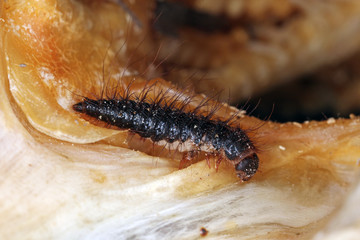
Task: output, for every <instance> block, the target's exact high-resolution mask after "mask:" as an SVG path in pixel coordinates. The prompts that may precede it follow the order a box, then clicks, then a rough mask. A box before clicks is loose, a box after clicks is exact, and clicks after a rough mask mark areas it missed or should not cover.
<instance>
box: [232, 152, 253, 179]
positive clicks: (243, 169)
mask: <svg viewBox="0 0 360 240" xmlns="http://www.w3.org/2000/svg"><path fill="white" fill-rule="evenodd" d="M258 167H259V158H258V156H257V155H256V154H255V153H254V154H252V155H249V156H247V157H246V158H244V159H243V160H241V161H240V162H239V163H237V164H236V165H235V171H236V174H237V176H238V177H239V178H241V180H242V181H247V180H249V179H250V178H251V177H252V176H254V174H255V173H256V171H257V169H258Z"/></svg>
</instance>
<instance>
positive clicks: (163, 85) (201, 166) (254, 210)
mask: <svg viewBox="0 0 360 240" xmlns="http://www.w3.org/2000/svg"><path fill="white" fill-rule="evenodd" d="M124 2H125V4H128V6H129V9H131V10H132V11H134V12H136V14H137V16H138V17H139V21H143V22H144V21H145V20H146V19H147V18H148V17H147V16H142V15H139V14H138V10H139V9H140V10H141V9H143V10H144V12H149V11H150V10H151V9H152V7H153V3H152V1H147V2H142V4H139V2H138V1H124ZM189 2H191V1H189ZM224 2H225V1H224ZM226 2H230V1H226ZM239 2H241V1H239ZM257 2H259V4H260V3H262V4H265V2H264V1H257ZM274 2H281V1H274ZM284 2H285V1H284ZM291 2H293V3H296V4H299V5H301V4H303V5H305V2H306V3H307V4H309V2H310V1H291ZM313 2H315V3H314V6H317V2H320V1H313ZM321 2H323V3H322V4H323V5H322V6H323V7H324V9H332V10H333V13H338V15H337V16H338V18H339V19H340V20H339V21H340V22H341V19H344V18H346V16H343V15H342V12H341V9H340V8H339V12H337V11H336V8H335V7H334V6H337V5H339V6H340V5H341V4H345V3H346V4H347V6H348V7H349V9H352V11H356V8H355V6H357V4H358V1H357V0H353V1H350V0H348V1H335V0H333V1H326V2H324V1H321ZM132 4H134V5H132ZM195 5H196V6H195ZM193 6H194V7H196V8H201V9H203V10H206V11H210V12H217V10H216V8H215V7H213V8H211V7H209V6H208V5H206V1H198V3H197V4H194V5H193ZM147 7H148V8H149V9H148V11H145V10H146V9H147ZM269 8H270V6H269ZM304 8H305V7H304ZM222 9H223V10H222V11H223V12H228V11H229V14H231V15H232V16H233V15H236V14H239V13H238V12H237V10H236V9H234V8H225V7H222ZM224 9H225V10H226V9H228V10H226V11H225V10H224ZM229 9H230V10H229ZM231 9H232V10H231ZM253 9H255V8H253ZM274 9H275V8H274ZM307 9H309V11H310V10H311V8H310V7H307ZM239 11H240V10H239ZM274 11H275V10H274ZM319 11H320V10H319ZM352 11H351V12H352ZM260 13H261V14H263V13H262V12H260ZM320 13H321V11H320ZM335 15H336V14H335ZM254 16H257V15H254ZM342 16H343V17H342ZM347 16H350V14H349V15H347ZM254 18H255V17H254ZM349 18H350V17H349ZM255 19H258V18H257V17H256V18H255ZM308 21H309V22H311V21H312V20H311V18H309V20H308ZM324 21H325V20H324ZM329 21H330V20H329ZM354 21H355V20H354ZM334 22H335V20H334ZM355 22H356V21H355ZM104 26H108V29H104ZM143 27H144V26H143ZM144 28H145V27H144ZM342 30H343V31H345V32H347V31H346V29H345V30H344V29H342ZM349 34H350V33H349ZM354 34H358V33H354ZM334 35H335V36H337V37H338V39H341V38H342V36H344V35H342V32H341V31H340V30H339V32H334ZM0 36H1V38H0V49H2V50H1V52H0V67H1V68H0V96H1V97H2V100H1V101H0V148H1V151H0V203H1V204H0V238H1V239H199V238H202V236H201V235H202V234H204V229H206V231H207V234H206V236H205V237H204V238H205V239H312V238H314V239H317V240H318V239H329V240H330V239H357V238H358V237H359V236H360V228H359V224H360V217H359V216H360V207H359V204H358V203H359V201H360V195H359V189H360V180H359V179H360V174H359V166H360V119H359V118H358V117H356V116H353V115H352V116H350V117H349V119H333V118H330V119H328V120H325V121H322V122H315V121H310V122H305V123H301V124H300V123H293V122H289V123H285V124H280V123H273V122H270V121H267V122H264V121H261V120H259V119H256V118H254V117H249V116H246V115H244V114H243V113H239V112H237V110H236V109H235V108H233V107H230V106H228V105H227V104H217V103H216V101H215V100H216V99H215V98H212V99H210V100H209V102H208V103H209V106H210V107H211V106H212V107H217V108H218V111H216V113H215V115H216V116H217V117H219V118H222V119H228V118H229V117H231V116H233V115H234V114H237V117H234V120H233V123H232V124H238V125H240V126H241V127H242V128H243V129H244V130H246V133H247V134H248V136H249V138H250V139H251V140H252V141H253V142H254V144H255V147H256V149H257V154H258V156H259V159H260V163H259V169H258V171H257V173H256V174H255V175H254V176H253V178H252V179H251V180H249V181H248V182H246V183H242V182H241V181H239V179H238V178H237V176H236V173H235V172H234V166H233V165H231V164H229V163H227V162H226V161H223V162H222V163H221V164H220V166H219V168H218V170H217V171H216V169H215V167H214V165H215V162H216V159H213V160H212V161H210V168H209V166H208V164H207V163H206V161H205V160H204V159H203V158H202V157H201V156H200V157H199V159H197V160H196V161H194V163H193V164H192V165H190V166H188V167H187V168H184V169H179V168H178V167H179V159H178V156H177V154H176V151H175V153H174V152H170V151H167V150H164V151H160V154H157V153H156V150H158V149H156V146H154V151H155V153H154V151H153V149H152V144H151V142H148V141H143V140H142V139H140V138H138V137H137V136H132V135H131V134H129V133H128V132H127V131H119V130H118V129H112V128H106V127H104V126H100V125H97V123H96V122H89V121H87V120H86V119H83V118H81V117H80V116H79V115H78V114H77V113H75V112H74V111H73V110H72V106H73V104H75V103H76V102H79V101H81V100H82V98H83V97H94V96H95V98H96V97H99V96H102V95H103V96H112V95H111V94H114V91H116V90H119V89H121V86H122V84H125V85H126V84H128V83H132V85H131V90H132V91H134V92H137V91H141V90H142V89H143V88H144V86H146V84H147V83H148V82H147V81H146V80H145V78H146V77H147V76H150V75H156V74H157V73H158V72H159V71H160V69H159V68H158V67H156V64H155V62H156V61H155V60H154V56H153V55H152V54H155V55H156V53H157V52H158V48H156V49H153V48H152V47H153V45H152V40H153V39H152V40H149V39H148V38H147V36H148V35H147V34H146V33H143V32H142V28H141V27H140V26H138V25H135V26H133V25H132V18H131V17H129V15H128V14H127V13H126V12H124V11H123V9H122V8H121V7H120V6H118V5H116V4H115V2H110V1H109V2H107V1H70V0H64V1H55V0H54V1H45V0H44V1H15V0H8V1H2V2H0ZM310 36H312V35H309V37H310ZM346 36H348V35H346ZM283 37H284V38H285V37H286V36H283ZM293 37H294V39H293V40H292V41H296V39H297V38H296V35H295V36H293ZM289 38H290V37H289ZM354 38H355V36H354ZM210 40H211V39H210ZM350 43H351V42H350ZM350 43H349V45H352V44H350ZM348 47H349V48H350V46H348ZM148 48H149V49H148ZM146 49H148V50H147V53H148V54H143V53H144V52H146ZM273 51H275V52H276V50H273ZM299 52H301V49H300V50H299ZM317 53H318V54H320V55H321V54H324V55H325V54H328V53H327V52H325V50H324V52H321V51H319V52H317ZM274 54H275V53H274ZM275 55H276V54H275ZM129 59H130V60H129ZM307 59H309V58H307ZM315 62H316V63H315V66H316V64H317V61H315ZM288 64H289V65H291V63H288ZM309 64H310V63H309ZM250 65H251V64H250ZM250 65H247V66H250ZM299 66H300V65H299ZM299 66H297V67H296V69H297V71H300V70H299V69H298V68H299ZM158 81H159V83H160V86H159V91H163V92H164V91H167V92H166V94H168V95H169V96H171V95H172V94H175V93H177V94H179V92H178V91H179V90H177V89H179V88H177V87H175V86H173V85H172V84H170V83H169V82H168V81H165V80H163V79H158ZM174 91H175V92H174ZM154 95H156V93H154ZM178 96H179V100H186V99H188V98H189V97H190V98H191V99H192V102H191V103H190V104H189V107H190V108H196V106H197V105H199V104H201V103H202V102H204V101H205V100H206V99H208V98H207V97H206V96H205V95H195V94H194V93H193V92H192V91H190V90H183V92H182V94H180V95H178ZM203 111H205V112H206V111H211V108H210V109H206V108H204V109H203ZM149 146H150V147H149ZM202 229H203V230H202Z"/></svg>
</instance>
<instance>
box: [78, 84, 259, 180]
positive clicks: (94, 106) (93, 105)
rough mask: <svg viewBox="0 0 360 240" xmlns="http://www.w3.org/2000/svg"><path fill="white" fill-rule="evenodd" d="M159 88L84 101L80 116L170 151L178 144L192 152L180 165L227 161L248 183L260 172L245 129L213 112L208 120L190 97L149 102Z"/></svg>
mask: <svg viewBox="0 0 360 240" xmlns="http://www.w3.org/2000/svg"><path fill="white" fill-rule="evenodd" d="M154 87H155V86H154V85H152V86H150V87H146V88H144V90H143V91H142V92H141V93H140V94H139V95H134V94H133V93H131V90H130V87H128V88H127V89H126V91H125V92H123V93H122V94H115V95H114V96H116V97H110V98H109V97H108V98H104V97H101V98H99V99H91V98H87V97H86V98H84V99H83V100H82V101H80V102H78V103H76V104H74V105H73V109H74V110H75V111H76V112H79V113H83V114H85V115H87V116H89V117H91V118H93V119H98V120H100V121H102V122H104V123H106V124H108V125H110V126H112V127H116V128H118V129H122V130H129V131H130V132H132V133H135V134H138V135H139V136H140V137H142V138H146V139H150V140H151V141H152V142H153V143H155V144H160V143H161V142H164V141H165V144H164V145H165V146H166V147H168V148H171V146H172V145H173V144H175V145H181V144H185V145H187V146H190V148H187V149H185V150H182V152H183V158H182V161H181V162H180V165H182V164H184V163H185V162H188V161H191V160H192V159H193V158H194V157H195V156H196V155H197V154H199V153H200V152H204V153H205V156H206V158H207V161H208V162H209V157H210V156H215V157H217V158H218V160H217V166H218V164H219V163H220V162H221V160H222V159H226V160H228V161H229V162H230V163H232V164H233V165H234V167H235V171H236V174H237V176H238V177H239V178H240V179H241V180H242V181H246V180H249V179H250V178H251V177H252V176H253V175H254V174H255V173H256V171H257V169H258V165H259V159H258V156H257V154H256V149H255V147H254V144H253V143H252V141H251V140H250V139H249V137H248V136H247V134H246V133H245V131H244V130H243V129H241V128H240V127H234V126H231V125H230V124H229V123H230V121H231V120H232V118H230V119H228V120H227V121H223V120H219V119H215V118H214V117H213V116H214V112H215V111H216V109H215V110H214V111H212V112H210V113H207V114H204V113H201V112H200V111H199V109H200V108H201V107H203V105H204V104H202V105H201V106H198V107H197V108H195V109H193V110H189V109H187V107H188V104H189V102H190V101H191V97H189V98H187V99H186V100H185V101H183V102H181V101H180V100H179V96H181V93H180V92H178V93H177V94H175V97H174V96H173V97H172V98H170V99H169V98H167V97H166V94H164V93H159V94H158V95H157V96H156V97H155V98H150V97H149V96H148V95H149V92H150V91H151V90H153V88H154Z"/></svg>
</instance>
